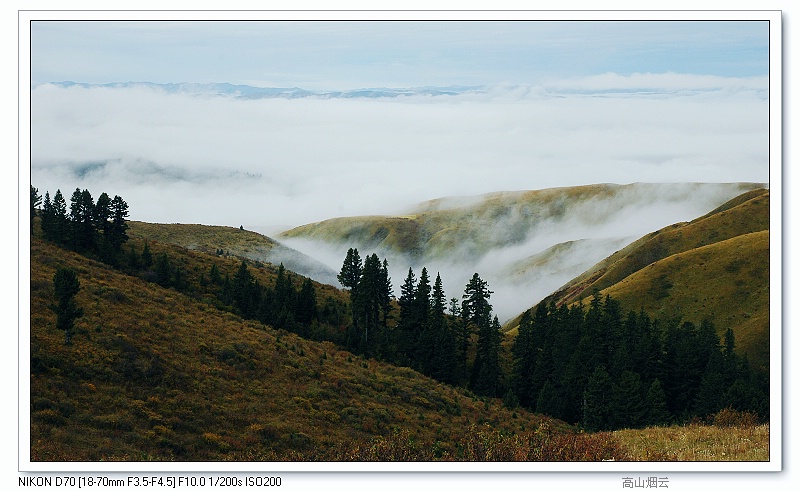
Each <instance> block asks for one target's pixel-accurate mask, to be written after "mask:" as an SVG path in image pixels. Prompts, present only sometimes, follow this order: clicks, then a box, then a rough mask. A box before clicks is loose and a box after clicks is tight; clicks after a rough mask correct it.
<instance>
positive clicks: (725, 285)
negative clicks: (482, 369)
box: [506, 189, 770, 369]
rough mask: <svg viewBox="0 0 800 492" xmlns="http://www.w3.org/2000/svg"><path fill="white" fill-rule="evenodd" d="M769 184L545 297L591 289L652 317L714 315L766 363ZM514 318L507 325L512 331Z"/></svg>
mask: <svg viewBox="0 0 800 492" xmlns="http://www.w3.org/2000/svg"><path fill="white" fill-rule="evenodd" d="M769 203H770V202H769V190H766V189H757V190H752V191H749V192H747V193H744V194H742V195H740V196H737V197H735V198H733V199H731V200H730V201H728V202H726V203H725V204H723V205H721V206H720V207H718V208H716V209H714V210H713V211H711V212H709V213H707V214H705V215H703V216H700V217H698V218H697V219H695V220H693V221H691V222H686V223H678V224H673V225H670V226H668V227H665V228H662V229H660V230H658V231H656V232H653V233H650V234H647V235H645V236H643V237H641V238H640V239H638V240H636V241H634V242H632V243H631V244H629V245H628V246H626V247H625V248H623V249H621V250H619V251H617V252H616V253H614V254H612V255H610V256H609V257H607V258H606V259H604V260H603V261H601V262H599V263H597V264H596V265H594V266H593V267H592V268H590V269H588V270H587V271H586V272H584V273H583V274H581V275H579V276H577V277H575V278H574V279H572V280H571V281H570V282H568V283H566V284H565V285H563V286H562V287H561V288H560V289H558V290H557V291H556V292H555V293H553V294H552V295H550V296H548V297H547V298H546V299H545V301H547V302H549V301H553V302H555V303H556V304H564V303H567V304H571V303H574V302H577V301H579V300H582V299H586V298H588V297H589V296H591V295H592V294H593V292H595V291H599V292H600V294H601V295H605V294H610V295H611V296H612V297H615V298H617V299H619V300H620V301H622V304H623V306H625V307H626V309H633V310H635V311H636V310H639V309H643V310H644V311H645V312H647V313H648V314H650V315H651V316H653V317H660V318H670V317H679V318H682V319H685V320H689V321H695V322H699V321H701V320H702V319H704V318H707V319H709V320H711V321H713V322H714V324H715V326H716V327H717V330H718V331H719V333H720V334H722V333H723V332H724V330H725V329H727V328H728V327H730V328H732V329H733V330H734V334H735V335H736V339H737V346H738V350H739V352H741V353H746V354H748V356H749V357H750V360H751V363H753V364H754V365H755V366H757V367H759V368H761V369H766V368H767V367H768V363H769V280H770V279H769V259H770V250H769ZM517 324H518V321H517V320H512V321H510V322H509V323H508V324H507V326H506V328H507V329H508V330H509V331H513V329H514V327H515V326H516V325H517Z"/></svg>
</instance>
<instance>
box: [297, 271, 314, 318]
mask: <svg viewBox="0 0 800 492" xmlns="http://www.w3.org/2000/svg"><path fill="white" fill-rule="evenodd" d="M296 318H297V321H299V322H300V323H302V324H304V325H310V324H311V323H312V322H313V321H314V320H315V319H316V318H317V293H316V290H315V289H314V283H313V282H312V281H311V279H310V278H306V279H305V280H303V285H302V286H301V287H300V292H299V293H298V295H297V316H296Z"/></svg>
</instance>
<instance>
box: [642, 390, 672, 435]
mask: <svg viewBox="0 0 800 492" xmlns="http://www.w3.org/2000/svg"><path fill="white" fill-rule="evenodd" d="M645 407H646V409H647V411H646V419H645V422H644V424H645V425H665V424H667V423H668V422H669V410H668V409H667V396H666V395H665V394H664V389H663V388H662V387H661V381H659V380H658V379H654V380H653V382H652V383H651V384H650V387H649V388H648V389H647V395H646V397H645Z"/></svg>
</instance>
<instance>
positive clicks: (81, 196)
mask: <svg viewBox="0 0 800 492" xmlns="http://www.w3.org/2000/svg"><path fill="white" fill-rule="evenodd" d="M40 206H41V208H39V207H40ZM37 215H39V216H40V217H41V227H42V234H43V235H44V237H45V239H47V240H49V241H51V242H53V243H56V244H59V245H61V246H65V247H68V248H70V249H72V250H74V251H77V252H79V253H93V254H96V255H97V256H98V257H99V258H100V260H101V261H104V262H106V263H109V264H112V265H114V264H116V263H117V262H118V260H119V257H120V255H121V253H122V246H123V245H124V244H125V242H126V241H127V240H128V234H127V230H128V224H127V218H128V204H127V203H126V202H125V200H123V199H122V197H120V196H119V195H115V196H114V198H111V197H110V196H109V195H108V194H107V193H105V192H104V193H102V194H100V196H99V197H98V198H97V202H95V201H94V199H93V198H92V194H91V193H90V192H89V190H81V189H80V188H76V189H75V191H74V192H73V193H72V197H71V198H70V206H69V210H67V203H66V201H65V199H64V196H63V195H62V194H61V190H56V193H55V195H54V196H53V197H52V199H51V197H50V192H49V191H48V192H46V193H45V195H44V200H42V197H41V196H40V195H39V191H38V189H36V188H34V187H33V186H31V234H33V223H34V218H35V217H36V216H37Z"/></svg>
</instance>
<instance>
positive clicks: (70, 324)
mask: <svg viewBox="0 0 800 492" xmlns="http://www.w3.org/2000/svg"><path fill="white" fill-rule="evenodd" d="M53 288H54V291H55V298H56V301H57V302H56V304H52V305H51V306H50V309H51V310H52V311H53V312H55V313H56V329H58V330H63V331H64V343H65V344H70V343H71V342H72V330H73V328H74V326H75V320H77V319H78V318H80V317H81V316H83V309H82V308H80V307H78V305H77V303H76V302H75V295H76V294H77V293H78V291H80V288H81V284H80V282H79V281H78V275H77V274H76V273H75V270H72V269H70V268H59V269H58V270H57V271H56V273H55V275H54V276H53Z"/></svg>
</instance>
